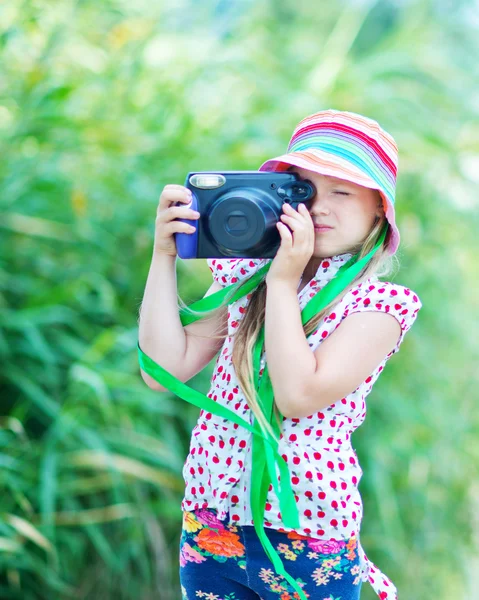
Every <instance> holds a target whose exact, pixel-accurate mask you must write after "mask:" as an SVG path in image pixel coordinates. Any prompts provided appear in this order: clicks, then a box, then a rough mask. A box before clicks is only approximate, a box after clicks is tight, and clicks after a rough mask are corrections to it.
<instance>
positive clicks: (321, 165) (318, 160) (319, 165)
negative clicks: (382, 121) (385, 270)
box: [258, 148, 400, 254]
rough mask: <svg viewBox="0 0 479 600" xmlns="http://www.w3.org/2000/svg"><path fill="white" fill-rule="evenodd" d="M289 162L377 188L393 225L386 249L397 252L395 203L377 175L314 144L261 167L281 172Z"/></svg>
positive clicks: (269, 161)
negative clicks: (312, 150) (382, 186)
mask: <svg viewBox="0 0 479 600" xmlns="http://www.w3.org/2000/svg"><path fill="white" fill-rule="evenodd" d="M290 166H295V167H301V168H303V169H308V170H309V171H314V172H315V173H319V174H321V175H327V176H330V177H337V178H338V179H345V180H346V181H351V182H352V183H356V184H357V185H362V186H363V187H367V188H370V189H373V190H378V192H379V194H380V195H381V198H382V201H383V208H384V212H385V215H386V219H387V220H388V223H389V225H390V234H389V239H388V242H387V249H388V252H389V253H390V254H394V253H395V252H396V250H397V249H398V246H399V242H400V235H399V230H398V228H397V225H396V214H395V210H394V204H393V203H392V202H391V200H390V199H389V198H388V197H387V195H386V193H385V192H384V190H383V189H382V188H381V187H380V186H379V185H378V184H377V182H376V181H374V179H372V178H371V177H369V176H368V175H366V174H365V173H364V172H363V171H361V170H360V169H358V168H357V167H355V166H354V165H353V164H351V163H350V162H349V161H347V160H345V159H342V158H341V157H339V156H333V155H332V154H330V153H328V152H324V151H323V150H320V149H318V148H315V149H314V152H308V151H301V152H289V153H288V154H282V155H281V156H277V157H276V158H271V159H270V160H267V161H266V162H264V163H263V164H262V165H261V166H260V168H259V169H258V170H259V171H279V172H281V171H286V170H287V169H288V168H289V167H290Z"/></svg>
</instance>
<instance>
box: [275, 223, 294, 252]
mask: <svg viewBox="0 0 479 600" xmlns="http://www.w3.org/2000/svg"><path fill="white" fill-rule="evenodd" d="M276 226H277V229H278V231H279V235H280V236H281V245H282V246H283V247H291V246H292V245H293V235H292V233H291V231H290V230H289V229H288V227H287V226H286V225H285V224H284V223H281V221H278V222H277V223H276Z"/></svg>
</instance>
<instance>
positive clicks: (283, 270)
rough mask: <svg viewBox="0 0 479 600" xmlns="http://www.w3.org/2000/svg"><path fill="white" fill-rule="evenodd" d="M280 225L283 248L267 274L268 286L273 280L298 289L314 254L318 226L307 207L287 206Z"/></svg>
mask: <svg viewBox="0 0 479 600" xmlns="http://www.w3.org/2000/svg"><path fill="white" fill-rule="evenodd" d="M280 219H281V220H280V221H278V223H277V224H276V226H277V228H278V231H279V234H280V236H281V245H280V247H279V249H278V252H277V253H276V256H275V257H274V259H273V262H272V263H271V267H270V269H269V271H268V273H267V275H266V284H268V283H271V282H273V281H282V282H286V283H290V284H291V285H293V286H294V287H295V288H297V287H298V284H299V281H300V279H301V276H302V274H303V271H304V269H305V268H306V265H307V264H308V262H309V260H310V258H311V256H312V255H313V252H314V240H315V235H314V224H313V221H312V219H311V215H310V214H309V211H308V209H307V208H306V206H305V205H304V204H302V203H301V204H299V205H298V210H295V209H294V208H293V207H292V206H290V205H289V204H286V203H285V204H283V214H282V215H281V217H280Z"/></svg>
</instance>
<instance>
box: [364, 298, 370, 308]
mask: <svg viewBox="0 0 479 600" xmlns="http://www.w3.org/2000/svg"><path fill="white" fill-rule="evenodd" d="M363 304H364V306H369V305H370V304H371V300H370V299H369V298H365V300H364V301H363Z"/></svg>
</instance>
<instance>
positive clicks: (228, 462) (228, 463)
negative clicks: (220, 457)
mask: <svg viewBox="0 0 479 600" xmlns="http://www.w3.org/2000/svg"><path fill="white" fill-rule="evenodd" d="M232 462H233V459H232V458H231V456H228V458H227V459H226V464H227V465H228V467H231V463H232Z"/></svg>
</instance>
